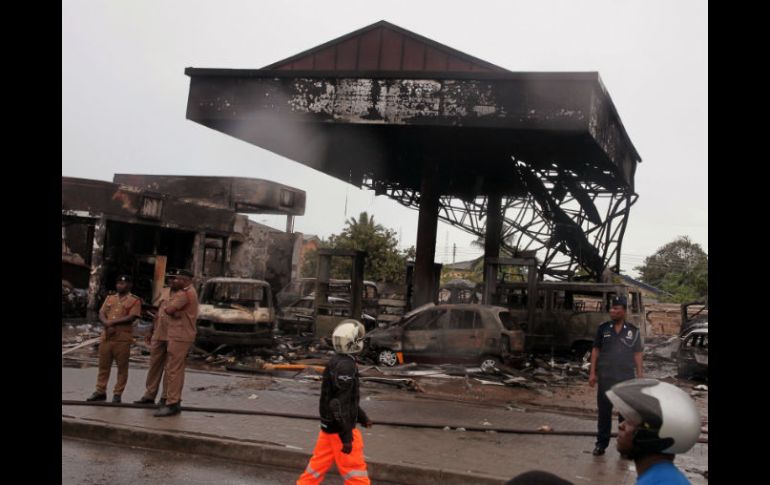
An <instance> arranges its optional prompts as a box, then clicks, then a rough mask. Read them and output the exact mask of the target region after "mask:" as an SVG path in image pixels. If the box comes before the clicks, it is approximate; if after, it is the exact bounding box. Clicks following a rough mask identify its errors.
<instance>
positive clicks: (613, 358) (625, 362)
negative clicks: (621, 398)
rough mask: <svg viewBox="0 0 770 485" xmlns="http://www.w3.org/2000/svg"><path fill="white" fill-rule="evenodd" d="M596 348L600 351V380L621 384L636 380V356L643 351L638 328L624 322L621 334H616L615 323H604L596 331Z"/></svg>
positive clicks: (597, 365)
mask: <svg viewBox="0 0 770 485" xmlns="http://www.w3.org/2000/svg"><path fill="white" fill-rule="evenodd" d="M594 347H595V348H598V349H599V358H598V361H597V362H596V370H597V373H596V375H597V377H598V378H599V380H601V381H609V382H620V381H625V380H628V379H633V378H634V375H635V369H636V363H635V361H634V354H635V353H636V352H641V351H642V336H641V334H640V332H639V329H638V328H636V326H634V325H632V324H630V323H628V322H626V321H624V322H623V326H622V327H620V332H618V333H615V322H613V321H612V320H610V321H608V322H604V323H602V324H601V325H599V328H598V329H597V330H596V338H595V339H594Z"/></svg>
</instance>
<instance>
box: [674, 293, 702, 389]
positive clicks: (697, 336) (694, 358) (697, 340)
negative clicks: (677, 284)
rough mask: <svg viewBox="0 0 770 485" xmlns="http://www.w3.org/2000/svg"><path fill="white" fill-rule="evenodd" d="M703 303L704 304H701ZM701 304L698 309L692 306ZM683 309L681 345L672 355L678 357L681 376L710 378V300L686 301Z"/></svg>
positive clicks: (678, 368)
mask: <svg viewBox="0 0 770 485" xmlns="http://www.w3.org/2000/svg"><path fill="white" fill-rule="evenodd" d="M701 305H702V306H701ZM697 306H701V307H700V309H698V310H697V311H694V312H693V311H692V307H696V308H697ZM681 309H682V329H681V331H680V332H679V347H678V348H677V350H676V352H674V354H673V355H672V357H674V358H675V359H676V363H677V371H678V372H677V374H678V375H679V377H684V378H695V379H705V380H708V367H709V322H708V301H706V302H701V301H695V302H690V303H685V304H683V305H682V307H681Z"/></svg>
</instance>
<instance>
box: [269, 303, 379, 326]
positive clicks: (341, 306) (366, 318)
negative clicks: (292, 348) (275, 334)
mask: <svg viewBox="0 0 770 485" xmlns="http://www.w3.org/2000/svg"><path fill="white" fill-rule="evenodd" d="M329 304H330V305H331V307H332V308H331V310H330V312H331V313H330V315H332V316H336V317H349V316H350V301H348V300H346V299H344V298H338V297H335V296H330V297H329ZM315 315H316V311H315V298H314V297H312V296H306V297H304V298H302V299H300V300H297V301H295V302H294V303H292V304H291V305H287V306H285V307H283V308H281V310H280V311H279V312H278V315H277V316H276V330H280V331H281V332H286V333H292V332H296V333H300V332H312V331H313V322H314V321H315ZM359 321H360V322H361V323H363V324H364V327H365V328H366V331H367V332H368V331H370V330H373V329H374V328H375V326H376V324H377V321H376V319H375V318H374V317H372V316H370V315H367V314H366V313H364V314H362V315H361V318H360V319H359Z"/></svg>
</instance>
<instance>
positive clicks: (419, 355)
mask: <svg viewBox="0 0 770 485" xmlns="http://www.w3.org/2000/svg"><path fill="white" fill-rule="evenodd" d="M366 348H367V351H368V353H369V354H370V355H372V356H373V357H374V358H375V359H376V360H377V361H378V362H379V363H380V364H382V365H386V366H393V365H396V364H397V363H403V362H426V363H447V362H457V363H470V364H473V365H481V366H482V369H487V368H490V367H492V366H494V365H496V364H498V363H500V362H502V361H504V360H506V359H508V358H510V357H515V356H518V355H521V354H522V352H523V350H524V332H523V331H522V329H521V327H520V326H519V325H518V324H517V323H515V321H514V319H513V318H511V314H510V312H509V311H508V309H506V308H502V307H497V306H491V305H477V304H448V305H439V306H435V305H433V304H428V305H424V306H422V307H420V308H417V309H415V310H414V311H412V312H410V313H407V314H406V315H405V316H404V318H403V319H402V320H401V321H400V322H397V323H396V324H394V325H393V326H392V327H390V328H383V329H377V330H374V331H372V332H370V333H368V334H367V335H366Z"/></svg>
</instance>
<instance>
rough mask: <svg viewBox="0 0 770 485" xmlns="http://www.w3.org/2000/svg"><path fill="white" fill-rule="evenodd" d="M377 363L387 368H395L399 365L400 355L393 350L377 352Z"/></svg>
mask: <svg viewBox="0 0 770 485" xmlns="http://www.w3.org/2000/svg"><path fill="white" fill-rule="evenodd" d="M377 362H379V363H380V364H382V365H384V366H386V367H393V366H394V365H396V364H398V355H396V352H395V351H393V350H386V349H385V350H379V351H378V352H377Z"/></svg>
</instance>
